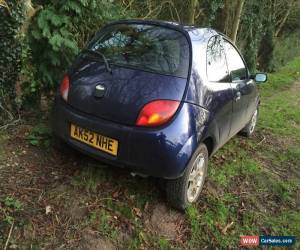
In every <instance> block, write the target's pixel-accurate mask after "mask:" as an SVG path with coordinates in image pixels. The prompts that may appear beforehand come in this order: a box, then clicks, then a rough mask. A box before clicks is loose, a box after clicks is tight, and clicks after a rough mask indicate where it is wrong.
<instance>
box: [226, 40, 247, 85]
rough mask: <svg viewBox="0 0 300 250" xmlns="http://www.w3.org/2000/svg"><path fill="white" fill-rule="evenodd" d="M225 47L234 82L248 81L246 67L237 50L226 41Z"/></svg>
mask: <svg viewBox="0 0 300 250" xmlns="http://www.w3.org/2000/svg"><path fill="white" fill-rule="evenodd" d="M224 47H225V51H226V56H227V64H228V68H229V71H230V74H231V79H232V81H233V82H234V81H239V80H245V79H247V75H248V74H247V69H246V66H245V64H244V61H243V59H242V58H241V56H240V54H239V53H238V51H237V50H236V48H235V47H233V46H232V44H231V43H229V42H228V41H226V40H224Z"/></svg>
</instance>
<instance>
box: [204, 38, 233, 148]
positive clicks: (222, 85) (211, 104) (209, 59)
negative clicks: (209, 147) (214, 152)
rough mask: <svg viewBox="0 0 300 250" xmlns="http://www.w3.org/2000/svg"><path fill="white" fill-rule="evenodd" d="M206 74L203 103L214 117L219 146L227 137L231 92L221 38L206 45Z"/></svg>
mask: <svg viewBox="0 0 300 250" xmlns="http://www.w3.org/2000/svg"><path fill="white" fill-rule="evenodd" d="M206 64H207V65H206V73H207V79H208V85H207V87H208V89H209V93H210V94H208V95H206V96H207V97H208V98H206V99H205V100H206V101H205V102H206V104H208V105H204V106H208V109H209V110H210V111H211V112H212V113H213V115H214V122H215V123H216V127H217V128H218V135H219V138H218V139H219V145H223V144H224V143H225V142H226V141H227V140H228V137H229V132H230V128H231V116H232V99H233V92H232V87H231V82H230V77H229V71H228V67H227V62H226V55H225V51H224V47H223V41H222V37H221V36H219V35H218V36H213V37H212V38H210V40H209V42H208V44H207V52H206Z"/></svg>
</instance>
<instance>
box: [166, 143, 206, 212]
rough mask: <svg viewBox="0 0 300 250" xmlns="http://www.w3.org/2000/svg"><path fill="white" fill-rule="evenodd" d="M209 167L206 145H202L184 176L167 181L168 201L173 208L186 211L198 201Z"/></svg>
mask: <svg viewBox="0 0 300 250" xmlns="http://www.w3.org/2000/svg"><path fill="white" fill-rule="evenodd" d="M207 166H208V151H207V148H206V146H205V144H200V145H199V147H198V149H197V150H196V151H195V153H194V155H193V157H192V158H191V160H190V162H189V163H188V166H187V168H186V170H185V172H184V175H183V176H181V177H180V178H178V179H175V180H168V181H167V187H166V188H167V200H168V202H169V203H170V205H171V206H173V207H174V208H177V209H179V210H184V209H185V208H186V207H187V206H189V205H191V204H193V203H195V202H196V201H197V200H198V198H199V196H200V193H201V190H202V188H203V185H204V181H205V177H206V175H207Z"/></svg>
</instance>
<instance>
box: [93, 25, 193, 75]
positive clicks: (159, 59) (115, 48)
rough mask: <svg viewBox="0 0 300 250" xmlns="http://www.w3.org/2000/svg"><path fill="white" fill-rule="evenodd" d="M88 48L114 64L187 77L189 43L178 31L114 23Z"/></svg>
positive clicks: (152, 26)
mask: <svg viewBox="0 0 300 250" xmlns="http://www.w3.org/2000/svg"><path fill="white" fill-rule="evenodd" d="M89 47H90V48H89V49H92V50H97V51H99V52H101V53H103V54H104V55H105V56H106V57H107V58H108V60H109V62H110V63H111V64H116V65H121V66H128V67H133V68H138V69H142V70H148V71H153V72H157V73H161V74H168V75H175V76H179V77H187V75H188V69H189V43H188V41H187V39H186V37H185V36H184V34H182V33H181V32H179V31H176V30H173V29H169V28H165V27H161V26H155V25H144V24H115V25H111V26H108V27H107V28H105V29H103V31H101V32H100V33H99V34H98V35H97V37H96V38H95V39H94V40H93V41H92V43H91V45H90V46H89Z"/></svg>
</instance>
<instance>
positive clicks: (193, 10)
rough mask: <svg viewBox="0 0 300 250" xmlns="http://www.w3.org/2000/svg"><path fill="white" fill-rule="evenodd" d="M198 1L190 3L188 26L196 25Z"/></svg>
mask: <svg viewBox="0 0 300 250" xmlns="http://www.w3.org/2000/svg"><path fill="white" fill-rule="evenodd" d="M197 3H198V0H190V1H189V8H188V10H189V11H188V13H189V14H188V17H187V24H189V25H193V24H195V13H196V7H197Z"/></svg>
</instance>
